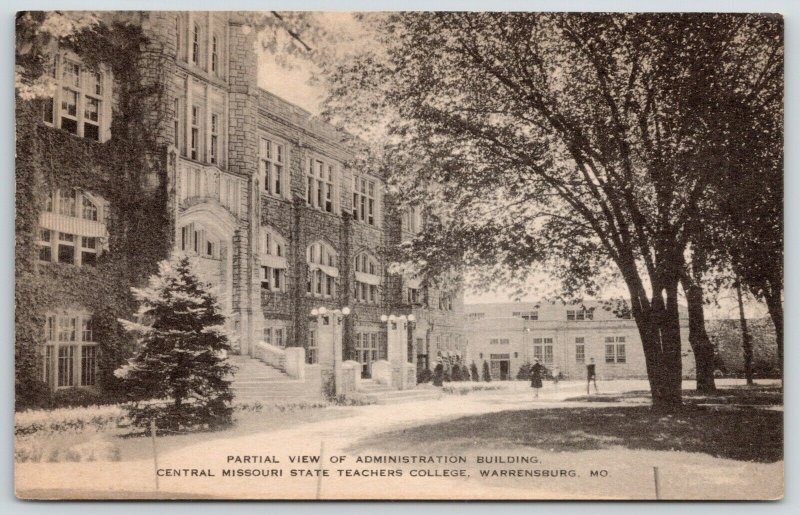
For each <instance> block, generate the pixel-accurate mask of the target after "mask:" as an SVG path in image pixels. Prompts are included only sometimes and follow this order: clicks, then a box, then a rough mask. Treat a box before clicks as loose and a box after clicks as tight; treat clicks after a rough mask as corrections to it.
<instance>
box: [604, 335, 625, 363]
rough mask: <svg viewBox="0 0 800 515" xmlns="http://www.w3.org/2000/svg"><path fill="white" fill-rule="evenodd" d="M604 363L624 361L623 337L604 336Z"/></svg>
mask: <svg viewBox="0 0 800 515" xmlns="http://www.w3.org/2000/svg"><path fill="white" fill-rule="evenodd" d="M605 343H606V363H625V359H626V358H625V337H624V336H606V340H605Z"/></svg>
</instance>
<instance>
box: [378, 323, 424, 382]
mask: <svg viewBox="0 0 800 515" xmlns="http://www.w3.org/2000/svg"><path fill="white" fill-rule="evenodd" d="M381 322H384V323H385V324H386V358H387V359H388V361H389V363H391V365H392V369H393V370H396V371H397V373H396V377H397V388H398V389H399V390H403V389H405V384H406V379H405V375H406V374H405V372H406V363H408V328H409V324H410V323H414V322H416V317H415V316H414V315H413V314H410V315H394V314H391V315H381ZM402 335H405V339H403V338H402Z"/></svg>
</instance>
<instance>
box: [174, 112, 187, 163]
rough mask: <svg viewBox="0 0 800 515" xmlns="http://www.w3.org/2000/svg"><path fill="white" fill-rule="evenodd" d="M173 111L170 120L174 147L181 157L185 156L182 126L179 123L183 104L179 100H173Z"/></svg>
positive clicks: (184, 139)
mask: <svg viewBox="0 0 800 515" xmlns="http://www.w3.org/2000/svg"><path fill="white" fill-rule="evenodd" d="M173 109H174V111H175V117H174V118H173V120H172V125H173V130H174V131H175V147H176V148H177V149H178V151H179V152H180V153H181V155H182V156H185V155H186V138H185V136H184V133H183V130H182V128H183V124H182V122H181V117H182V116H183V103H182V100H181V99H180V98H176V99H175V105H174V106H173Z"/></svg>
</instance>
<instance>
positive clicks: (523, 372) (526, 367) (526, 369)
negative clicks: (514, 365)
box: [517, 361, 531, 381]
mask: <svg viewBox="0 0 800 515" xmlns="http://www.w3.org/2000/svg"><path fill="white" fill-rule="evenodd" d="M530 377H531V364H530V363H528V362H527V361H526V362H525V363H523V364H522V366H521V367H519V372H517V379H521V380H523V381H525V380H527V379H530Z"/></svg>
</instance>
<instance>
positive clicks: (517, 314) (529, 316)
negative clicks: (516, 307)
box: [511, 311, 539, 320]
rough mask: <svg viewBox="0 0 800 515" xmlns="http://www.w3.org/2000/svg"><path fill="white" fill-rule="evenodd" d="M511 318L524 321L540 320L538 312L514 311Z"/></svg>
mask: <svg viewBox="0 0 800 515" xmlns="http://www.w3.org/2000/svg"><path fill="white" fill-rule="evenodd" d="M511 316H512V317H514V318H521V319H523V320H539V312H538V311H514V312H513V313H512V314H511Z"/></svg>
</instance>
